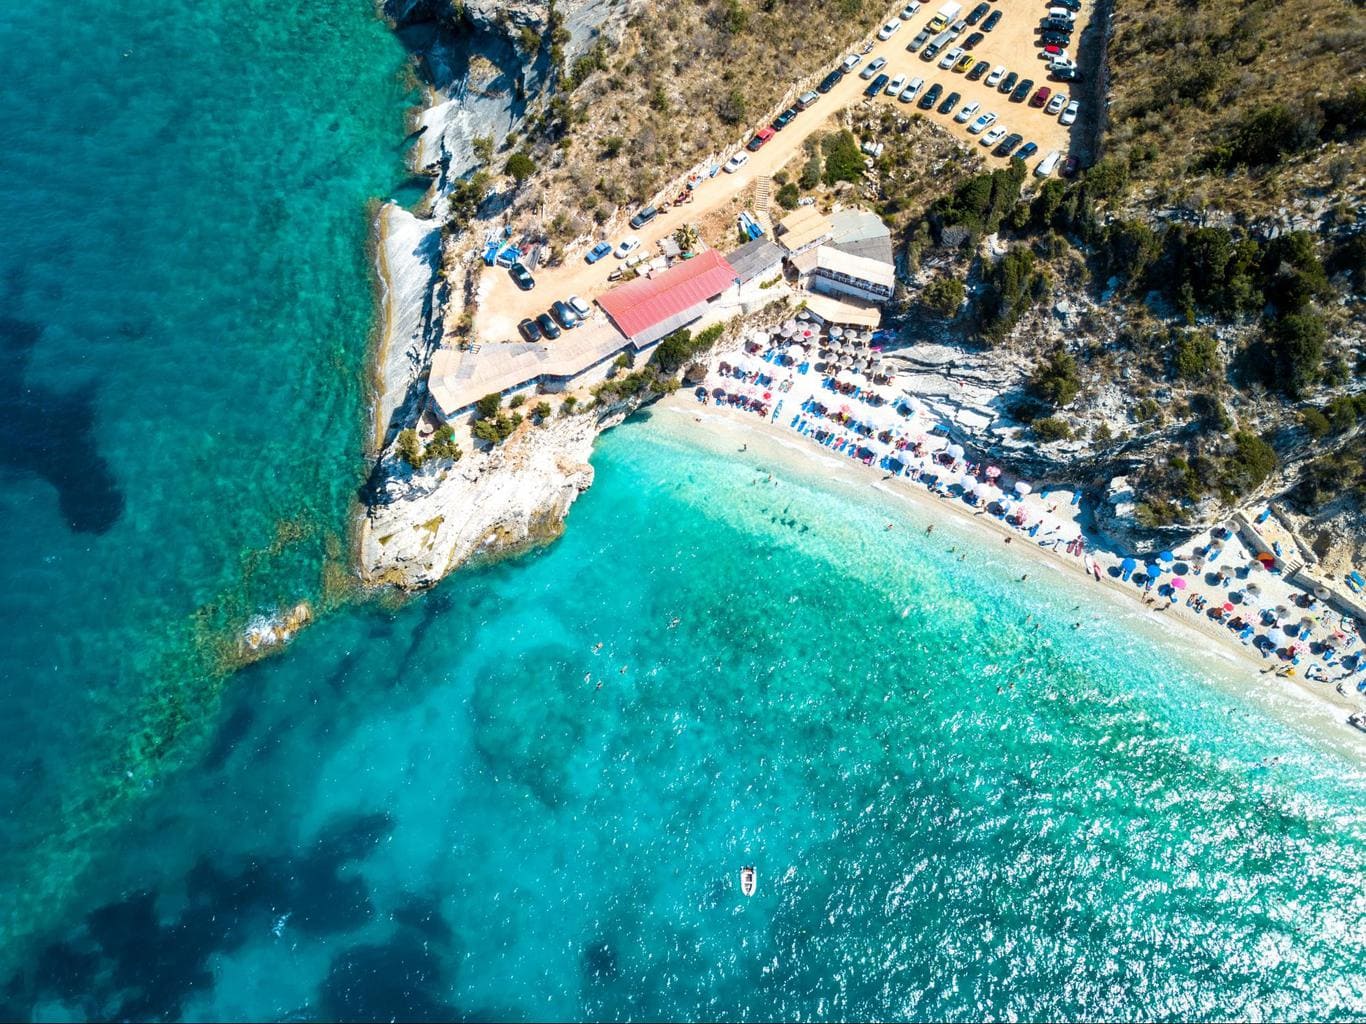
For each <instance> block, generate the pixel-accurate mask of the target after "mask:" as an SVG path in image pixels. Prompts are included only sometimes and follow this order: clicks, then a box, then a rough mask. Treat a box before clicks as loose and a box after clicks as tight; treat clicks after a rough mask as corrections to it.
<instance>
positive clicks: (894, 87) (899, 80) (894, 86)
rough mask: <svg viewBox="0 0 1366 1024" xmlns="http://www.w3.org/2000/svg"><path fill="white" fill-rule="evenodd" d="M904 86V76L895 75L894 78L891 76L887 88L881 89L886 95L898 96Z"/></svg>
mask: <svg viewBox="0 0 1366 1024" xmlns="http://www.w3.org/2000/svg"><path fill="white" fill-rule="evenodd" d="M904 88H906V76H905V75H897V76H896V77H895V78H893V79H892V80H891V81H890V82H888V83H887V88H885V89H883V90H882V91H883V92H884V93H886V94H887V95H888V96H900V95H901V90H902V89H904Z"/></svg>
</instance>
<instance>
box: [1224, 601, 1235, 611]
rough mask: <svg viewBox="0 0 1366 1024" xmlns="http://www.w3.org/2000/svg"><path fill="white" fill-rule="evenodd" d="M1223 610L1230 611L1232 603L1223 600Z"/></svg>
mask: <svg viewBox="0 0 1366 1024" xmlns="http://www.w3.org/2000/svg"><path fill="white" fill-rule="evenodd" d="M1224 611H1226V612H1231V611H1233V605H1232V604H1231V603H1229V602H1228V601H1225V602H1224Z"/></svg>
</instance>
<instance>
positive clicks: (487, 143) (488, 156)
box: [470, 135, 493, 164]
mask: <svg viewBox="0 0 1366 1024" xmlns="http://www.w3.org/2000/svg"><path fill="white" fill-rule="evenodd" d="M470 148H471V149H473V150H474V157H475V159H476V160H478V161H479V162H480V163H481V164H486V163H488V162H489V161H490V160H492V159H493V136H492V135H479V136H476V137H475V139H474V141H473V142H472V143H471V144H470Z"/></svg>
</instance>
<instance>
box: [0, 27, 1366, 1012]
mask: <svg viewBox="0 0 1366 1024" xmlns="http://www.w3.org/2000/svg"><path fill="white" fill-rule="evenodd" d="M19 7H20V5H10V6H9V7H7V8H6V9H5V10H4V11H3V12H0V49H2V50H3V52H4V53H5V54H6V55H7V72H8V73H7V74H6V75H5V76H3V77H0V113H2V114H3V116H0V142H3V145H0V212H2V213H3V218H4V219H3V223H4V224H5V226H6V228H7V231H6V233H5V236H4V239H3V242H0V266H3V269H4V275H3V289H4V293H3V294H4V306H3V308H2V309H0V317H2V318H3V320H2V321H0V326H3V346H4V348H3V354H4V360H3V364H2V365H3V367H4V371H3V378H0V384H3V387H4V388H5V391H4V396H3V401H4V409H5V413H6V415H5V417H4V418H3V421H0V430H3V435H4V443H3V447H0V452H3V456H4V458H3V467H4V468H3V471H2V472H3V476H2V477H0V479H3V481H4V485H5V486H4V488H3V489H0V495H2V496H3V497H2V498H0V500H3V503H4V505H3V509H4V512H5V521H6V522H7V524H8V525H9V527H10V537H11V544H10V548H9V550H8V552H7V557H6V558H5V559H4V561H3V563H2V567H0V572H2V573H3V574H4V586H0V601H2V602H3V613H4V615H5V620H6V622H7V628H6V630H5V634H6V638H7V642H6V643H5V644H4V645H3V646H0V694H2V695H3V702H4V703H3V709H4V714H3V715H0V807H3V808H4V813H3V815H0V882H3V887H2V889H0V891H3V893H4V895H3V897H2V899H3V903H0V912H3V917H0V928H3V932H0V1018H4V1019H9V1018H14V1019H23V1020H28V1019H59V1018H60V1019H68V1018H72V1017H77V1018H121V1019H139V1020H141V1019H164V1018H188V1019H199V1020H212V1019H280V1018H289V1019H309V1018H331V1017H340V1018H344V1019H354V1020H381V1019H383V1020H388V1019H391V1018H395V1017H396V1018H401V1019H423V1018H448V1017H477V1018H483V1019H490V1018H491V1019H511V1020H527V1019H536V1020H540V1019H583V1018H614V1019H617V1018H622V1019H624V1018H631V1019H709V1020H710V1019H764V1020H767V1019H869V1018H883V1019H887V1018H891V1019H901V1018H913V1019H979V1018H1009V1019H1056V1018H1059V1017H1063V1018H1088V1019H1101V1018H1104V1019H1148V1018H1163V1019H1192V1018H1194V1019H1214V1018H1218V1019H1229V1018H1238V1019H1266V1018H1311V1019H1329V1018H1332V1019H1362V1018H1366V967H1363V964H1366V929H1364V928H1363V925H1362V922H1363V920H1366V887H1363V885H1362V881H1361V880H1362V878H1363V877H1366V815H1364V814H1363V811H1362V807H1363V800H1364V799H1366V770H1363V766H1362V761H1361V759H1360V758H1359V757H1355V756H1353V755H1352V754H1351V753H1350V752H1348V751H1346V750H1344V749H1343V748H1342V747H1341V746H1340V745H1339V744H1337V743H1335V742H1331V741H1328V740H1324V739H1322V738H1320V737H1319V736H1318V735H1317V733H1316V731H1315V729H1314V724H1315V714H1314V713H1313V712H1311V711H1308V710H1305V709H1304V707H1303V706H1302V705H1301V704H1300V703H1298V702H1296V701H1294V700H1292V699H1289V698H1284V697H1281V696H1278V695H1277V693H1278V692H1277V691H1275V690H1273V689H1272V688H1270V687H1269V686H1263V685H1258V684H1257V683H1255V682H1254V681H1250V680H1247V679H1246V678H1243V679H1239V678H1237V677H1234V676H1232V675H1230V674H1229V673H1228V672H1227V670H1225V669H1224V668H1222V667H1221V665H1220V664H1219V662H1218V661H1217V659H1205V658H1202V657H1199V656H1198V652H1190V651H1182V650H1180V649H1179V647H1177V646H1174V645H1173V644H1171V643H1168V642H1166V641H1163V640H1161V639H1159V638H1156V637H1155V636H1154V635H1153V634H1152V633H1151V632H1150V631H1149V630H1147V629H1145V628H1144V626H1143V623H1142V621H1141V619H1142V616H1141V615H1138V614H1136V613H1135V614H1133V615H1130V616H1127V617H1126V616H1123V615H1122V616H1119V617H1115V616H1114V615H1111V614H1103V613H1102V611H1101V610H1099V609H1097V608H1094V607H1092V606H1090V605H1089V604H1087V603H1086V602H1085V601H1084V599H1080V598H1078V596H1077V594H1076V593H1075V592H1074V590H1073V588H1072V585H1071V584H1068V583H1066V582H1064V581H1063V580H1061V578H1059V579H1056V580H1055V579H1053V578H1052V574H1051V573H1050V572H1049V571H1048V570H1046V569H1042V568H1039V567H1037V566H1036V565H1031V564H1030V563H1029V562H1027V561H1026V560H1025V559H1024V558H1023V557H1022V556H1021V553H1019V552H1014V551H1011V550H1009V549H1006V548H1004V547H999V548H998V547H993V546H986V545H981V544H977V543H974V542H973V538H972V532H971V530H970V529H968V528H965V527H961V526H957V525H954V524H951V523H942V524H940V527H939V528H937V529H936V531H935V532H934V534H933V535H931V536H928V537H927V536H926V535H925V534H924V533H923V526H924V521H923V520H921V519H919V518H918V516H919V515H920V513H917V512H915V511H914V510H910V509H906V508H903V507H902V506H900V505H898V504H897V503H896V502H895V501H894V500H893V499H890V498H887V497H886V496H884V495H882V494H880V493H878V492H877V491H874V490H873V489H871V488H868V489H860V490H857V491H850V490H848V489H846V488H844V487H842V486H840V485H836V484H833V483H829V482H826V481H822V480H821V479H820V477H819V475H818V474H815V473H813V474H812V475H809V476H804V475H798V474H795V473H794V472H793V471H791V470H788V469H786V468H782V467H780V466H777V465H775V464H772V463H771V462H769V461H766V460H765V459H764V457H762V456H760V455H758V454H757V453H756V452H753V451H751V452H748V453H743V454H742V453H737V452H734V451H731V450H729V449H728V448H726V447H725V446H718V445H717V444H716V443H714V442H712V441H711V440H709V439H708V437H706V436H703V435H701V434H698V433H695V432H692V431H690V430H688V429H687V427H686V426H680V425H679V423H678V422H676V421H678V418H677V417H675V418H674V419H673V420H671V419H669V418H668V417H667V416H665V415H664V414H658V415H654V416H644V417H640V418H639V419H638V420H637V421H635V422H632V423H630V424H628V425H627V426H625V427H623V428H621V429H618V430H616V431H613V432H612V433H610V434H608V435H606V436H605V437H604V438H603V439H602V440H601V442H600V444H599V446H598V451H597V453H596V455H595V458H594V462H595V465H596V466H597V469H598V478H597V483H596V484H595V486H594V487H593V489H592V490H591V491H590V492H589V493H588V494H587V495H586V496H585V497H584V498H583V499H581V501H580V503H579V504H577V505H576V506H575V508H574V511H573V513H572V515H571V518H570V522H569V529H568V531H567V533H566V535H565V536H564V538H563V539H561V540H560V541H559V542H557V543H556V544H554V545H553V546H551V547H550V548H548V549H546V550H544V551H542V552H538V553H536V554H533V555H530V556H527V557H525V558H522V559H518V560H516V561H513V562H508V563H505V564H502V565H498V566H494V567H490V568H485V569H481V570H478V571H475V572H469V573H464V574H461V575H459V576H457V577H455V578H453V579H451V580H448V581H447V582H446V583H445V584H443V585H442V586H440V587H438V588H437V589H435V590H434V591H432V592H430V593H428V594H425V595H422V596H420V597H418V598H416V599H413V600H409V601H406V602H395V601H387V600H376V599H364V598H361V597H358V596H356V595H353V594H349V593H348V592H347V590H346V587H345V586H344V582H343V581H344V578H345V573H344V571H343V569H344V562H345V556H346V550H345V543H346V527H347V514H348V508H349V506H350V502H351V500H352V497H353V495H354V492H355V489H356V488H357V486H358V485H359V484H360V482H361V479H362V477H363V474H364V463H363V460H362V458H361V457H360V454H359V453H360V448H361V445H362V439H363V433H364V421H365V410H364V386H363V381H364V376H365V353H366V348H367V344H368V339H369V331H370V330H371V326H372V323H373V317H374V299H373V286H372V280H371V272H370V269H369V257H368V256H367V254H366V251H365V246H366V241H367V237H368V232H369V224H370V219H371V215H370V211H371V209H372V207H371V203H372V202H373V201H374V200H375V199H377V198H382V197H386V196H397V197H399V198H400V199H411V198H412V189H411V186H410V183H408V182H406V181H405V179H404V171H403V163H402V148H401V145H400V142H401V139H402V136H403V120H402V119H403V113H404V109H405V107H406V106H407V105H408V104H410V103H411V102H413V101H414V99H415V97H414V94H413V92H412V91H411V89H410V86H409V83H408V82H407V80H406V78H405V76H404V59H405V55H404V53H403V51H402V48H401V47H400V46H399V45H398V43H397V42H396V41H395V40H394V39H393V37H392V36H391V34H390V33H389V32H388V31H387V30H386V29H385V27H384V26H383V25H382V24H381V23H380V22H378V21H377V20H375V18H374V17H373V12H372V10H371V9H370V7H369V6H368V5H367V4H366V3H364V2H357V3H349V2H348V3H341V4H336V5H316V6H315V5H297V6H290V5H283V6H282V5H277V4H264V3H260V2H253V0H239V2H234V3H231V4H229V3H223V2H219V0H200V2H198V3H195V4H191V3H188V2H187V0H161V2H160V3H157V4H152V3H150V2H147V0H133V2H130V3H126V4H121V5H91V4H77V3H67V4H58V3H55V2H51V0H37V2H34V3H32V4H29V5H27V6H26V7H24V8H23V9H19ZM682 422H684V423H686V420H683V421H682ZM889 520H892V521H895V522H896V524H897V528H895V529H893V530H891V531H889V530H887V529H886V523H887V522H888V521H889ZM964 556H965V557H964ZM1025 572H1028V573H1029V574H1030V580H1029V581H1026V582H1024V583H1021V582H1020V580H1019V577H1020V575H1022V574H1024V573H1025ZM301 599H308V600H311V601H313V602H314V603H315V604H316V605H317V606H318V608H319V609H320V612H321V614H320V617H319V621H318V623H317V624H316V625H315V626H313V627H312V628H310V629H309V630H307V631H306V632H304V633H303V634H302V635H301V636H300V638H299V639H298V640H297V641H296V642H295V643H294V644H293V645H292V646H291V647H290V649H289V650H288V651H286V652H285V653H284V654H283V655H281V656H279V657H276V658H272V659H269V660H266V661H262V662H258V663H256V664H253V665H249V666H246V667H242V668H239V669H236V670H235V671H234V670H233V668H234V666H233V665H231V664H230V661H231V659H230V658H228V657H226V655H225V650H226V645H225V641H227V640H229V639H230V638H231V636H232V634H233V632H234V631H235V630H236V629H237V628H239V627H240V624H241V623H242V622H243V621H244V620H245V618H246V617H248V616H250V615H251V614H254V613H257V612H262V611H268V610H270V609H271V608H274V607H277V606H279V605H281V604H288V603H293V602H295V601H298V600H301ZM1131 620H1136V621H1131ZM1074 624H1075V628H1074ZM744 864H753V865H755V866H756V868H757V870H758V876H759V890H758V893H757V894H756V895H755V896H754V897H753V898H752V899H745V898H744V897H742V896H741V895H740V894H739V892H738V884H737V873H738V870H739V868H740V866H741V865H744Z"/></svg>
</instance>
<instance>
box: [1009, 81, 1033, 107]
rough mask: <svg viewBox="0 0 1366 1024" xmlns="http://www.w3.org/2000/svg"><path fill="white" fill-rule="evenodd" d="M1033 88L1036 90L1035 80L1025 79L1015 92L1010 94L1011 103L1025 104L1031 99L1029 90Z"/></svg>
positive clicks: (1016, 87)
mask: <svg viewBox="0 0 1366 1024" xmlns="http://www.w3.org/2000/svg"><path fill="white" fill-rule="evenodd" d="M1032 88H1034V79H1032V78H1026V79H1023V80H1022V81H1021V82H1020V84H1019V85H1017V86H1015V90H1014V91H1013V92H1012V93H1011V94H1010V102H1011V103H1023V102H1024V101H1025V100H1026V99H1028V98H1029V90H1030V89H1032Z"/></svg>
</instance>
